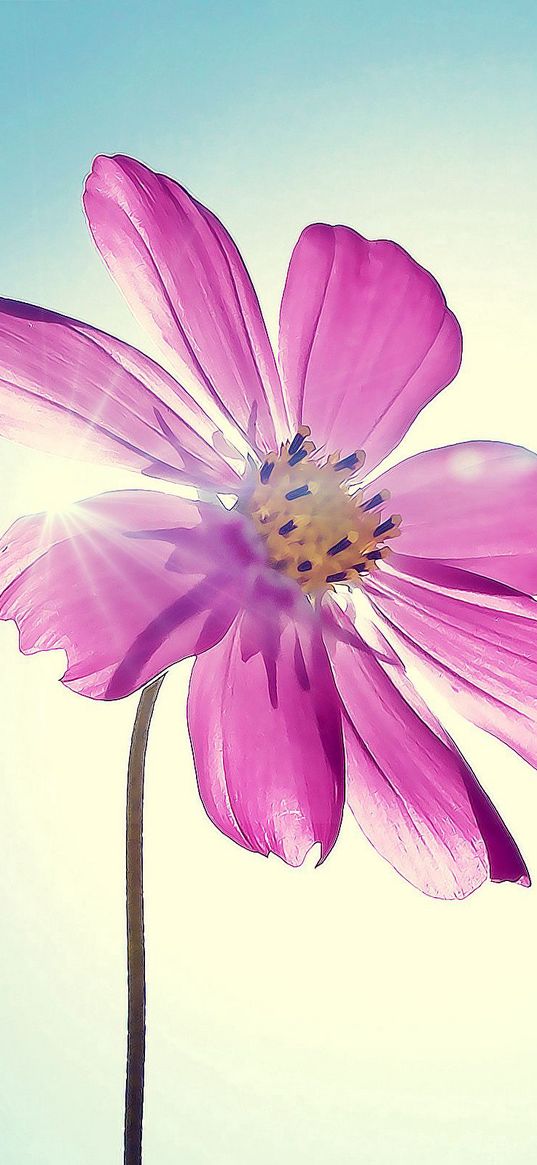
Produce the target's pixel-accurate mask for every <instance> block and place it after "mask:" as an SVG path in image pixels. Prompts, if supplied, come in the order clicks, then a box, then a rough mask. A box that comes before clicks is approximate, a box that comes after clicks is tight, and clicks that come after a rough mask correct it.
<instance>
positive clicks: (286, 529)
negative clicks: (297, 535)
mask: <svg viewBox="0 0 537 1165" xmlns="http://www.w3.org/2000/svg"><path fill="white" fill-rule="evenodd" d="M292 530H296V524H295V522H293V519H292V518H290V519H289V521H288V522H284V524H283V526H280V529H279V530H278V534H290V533H291V531H292Z"/></svg>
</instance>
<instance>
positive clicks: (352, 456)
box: [334, 453, 358, 473]
mask: <svg viewBox="0 0 537 1165" xmlns="http://www.w3.org/2000/svg"><path fill="white" fill-rule="evenodd" d="M357 461H358V454H357V453H349V456H348V457H342V458H341V459H340V460H339V461H336V464H335V465H334V469H335V471H336V473H339V470H340V469H354V466H355V465H356V462H357Z"/></svg>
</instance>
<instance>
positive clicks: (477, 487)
mask: <svg viewBox="0 0 537 1165" xmlns="http://www.w3.org/2000/svg"><path fill="white" fill-rule="evenodd" d="M368 488H369V490H370V491H371V492H372V493H376V492H377V491H378V490H380V489H388V490H389V491H390V495H391V497H390V510H394V511H396V512H398V513H401V514H402V517H403V521H402V525H401V538H400V540H399V541H398V544H397V549H398V550H401V553H403V554H405V555H415V556H416V557H419V558H421V557H423V558H438V559H441V560H442V561H444V562H446V563H449V564H450V565H452V566H459V567H464V568H465V569H466V570H470V571H475V572H476V573H477V574H480V575H486V576H487V577H489V578H495V579H499V580H500V581H502V582H505V583H507V584H508V585H509V586H513V587H517V588H518V589H520V590H524V591H526V592H527V593H528V594H535V592H537V553H536V549H535V534H534V531H535V528H536V526H537V455H536V454H535V453H530V452H529V450H528V449H523V448H522V447H521V446H519V445H505V444H503V443H502V442H501V441H466V442H464V443H462V444H461V445H447V446H445V447H444V448H442V449H429V450H427V451H426V452H425V453H418V454H416V456H415V457H409V458H408V459H407V460H406V461H402V462H401V463H400V464H399V465H395V466H394V468H393V469H388V470H387V472H386V473H383V474H381V475H380V477H377V478H376V479H375V481H373V482H371V484H370V486H369V487H368Z"/></svg>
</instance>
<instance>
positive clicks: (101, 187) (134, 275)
mask: <svg viewBox="0 0 537 1165" xmlns="http://www.w3.org/2000/svg"><path fill="white" fill-rule="evenodd" d="M84 207H85V210H86V214H87V217H88V222H89V226H90V230H91V232H92V235H93V237H94V239H95V242H96V244H97V247H98V248H99V251H100V252H101V255H102V257H103V259H104V261H105V263H106V265H107V267H108V268H109V270H110V272H111V274H112V275H113V277H114V279H115V280H116V283H117V284H118V286H119V287H120V289H121V291H122V292H123V294H124V295H125V297H126V299H127V301H128V302H129V304H130V306H131V308H132V310H133V311H134V313H135V314H136V315H137V317H138V319H139V320H140V322H141V323H142V324H143V325H144V327H145V328H146V329H147V330H148V331H149V332H150V334H151V335H152V336H153V337H154V338H155V339H156V340H157V342H158V343H159V344H160V346H161V348H163V350H164V351H165V353H166V357H167V362H168V363H169V365H170V367H171V368H172V371H174V372H177V370H179V374H180V375H181V373H182V370H183V369H184V366H185V365H186V366H187V368H188V369H189V371H190V373H191V374H192V375H193V376H194V377H195V378H196V380H197V382H198V384H199V386H200V393H201V394H202V397H204V398H205V399H206V400H207V401H209V402H212V404H213V406H214V404H216V405H217V406H218V407H219V408H221V409H222V410H223V412H224V413H225V414H226V416H227V417H228V418H229V419H230V420H231V421H232V422H234V423H235V424H236V425H238V426H239V428H240V429H241V430H242V432H243V434H244V435H245V436H246V437H247V439H248V440H249V441H250V442H251V443H252V444H253V445H254V446H257V447H258V448H260V449H263V450H264V449H271V448H274V446H275V441H276V435H275V430H274V424H273V421H272V417H274V421H275V423H276V427H277V429H278V433H277V436H278V438H280V437H282V436H285V435H286V434H285V429H286V425H285V409H284V403H283V396H282V391H281V385H280V381H279V376H278V372H277V369H276V363H275V360H274V355H273V353H272V349H271V346H270V342H269V339H268V336H267V331H266V327H265V324H264V322H263V317H262V315H261V310H260V307H259V303H258V300H257V297H256V294H255V291H254V288H253V286H252V283H251V280H250V277H249V275H248V273H247V271H246V268H245V266H244V264H243V262H242V259H241V257H240V254H239V252H238V250H237V248H236V246H235V244H234V243H233V241H232V239H231V238H230V236H229V235H228V234H227V231H225V229H224V227H223V226H222V225H221V223H219V222H218V219H216V218H215V216H214V215H213V214H211V212H210V211H208V210H206V209H205V207H203V206H201V205H200V203H198V202H196V201H195V200H194V199H193V198H191V196H190V195H189V194H187V192H186V190H184V189H183V187H182V186H179V185H178V184H177V183H176V182H173V181H172V180H171V179H170V178H166V177H165V176H164V175H162V174H155V173H153V171H152V170H149V169H148V168H147V167H146V166H143V165H142V164H141V163H140V162H136V161H135V160H134V159H133V158H126V157H122V156H119V155H118V156H117V157H114V158H108V157H98V158H96V159H95V162H94V163H93V169H92V172H91V174H90V176H89V178H88V180H87V183H86V189H85V193H84ZM271 414H272V416H271Z"/></svg>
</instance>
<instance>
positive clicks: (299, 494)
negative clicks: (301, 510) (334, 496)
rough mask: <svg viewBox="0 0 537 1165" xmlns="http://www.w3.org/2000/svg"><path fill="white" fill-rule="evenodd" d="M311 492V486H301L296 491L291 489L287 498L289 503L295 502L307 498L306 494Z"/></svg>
mask: <svg viewBox="0 0 537 1165" xmlns="http://www.w3.org/2000/svg"><path fill="white" fill-rule="evenodd" d="M309 492H310V487H309V485H299V486H297V488H296V489H290V490H289V493H288V494H286V495H285V496H286V498H287V501H288V502H294V500H295V498H305V496H306V494H309Z"/></svg>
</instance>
